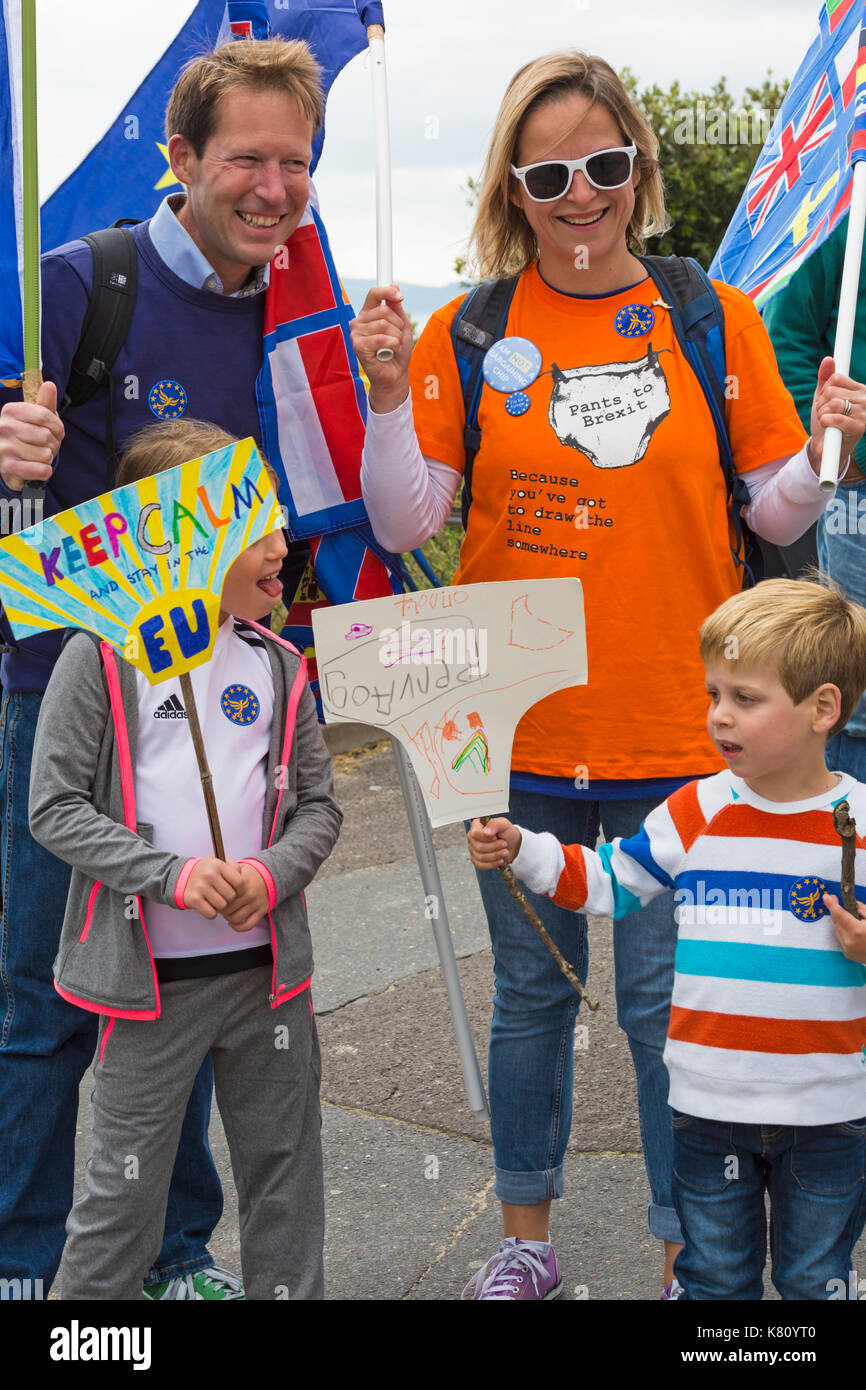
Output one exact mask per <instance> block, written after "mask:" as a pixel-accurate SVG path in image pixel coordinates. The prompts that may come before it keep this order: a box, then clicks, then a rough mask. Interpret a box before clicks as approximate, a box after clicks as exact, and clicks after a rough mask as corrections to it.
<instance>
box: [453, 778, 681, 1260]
mask: <svg viewBox="0 0 866 1390" xmlns="http://www.w3.org/2000/svg"><path fill="white" fill-rule="evenodd" d="M509 800H510V809H509V812H508V815H509V818H510V819H511V820H513V821H514V822H515V823H516V824H518V825H523V826H525V827H526V828H527V830H550V831H552V833H553V834H554V835H556V836H557V837H558V839H560V840H561V841H562V842H563V843H565V844H577V843H581V844H585V845H588V846H589V847H590V848H594V847H595V843H596V839H597V837H598V829H599V818H600V819H601V824H602V826H603V828H604V833H605V837H606V838H607V839H609V840H612V839H613V838H614V837H615V836H617V835H623V836H627V835H632V834H634V833H635V831H637V830H638V828H639V826H640V824H641V821H642V820H643V819H644V817H645V816H647V815H648V814H649V812H650V811H651V810H652V809H653V808H654V807H655V806H656V805H657V804H658V798H657V797H648V798H642V799H640V800H637V799H636V800H632V801H604V802H597V801H581V800H577V799H571V798H569V797H564V796H549V795H545V794H540V793H535V792H524V791H518V790H512V792H511V794H510V799H509ZM478 884H479V888H480V891H481V899H482V902H483V904H484V910H485V913H486V914H487V923H488V926H489V928H490V939H491V942H492V945H493V957H494V973H495V979H496V992H495V994H494V1000H493V1025H492V1028H491V1032H490V1050H489V1056H488V1086H489V1090H490V1110H491V1133H492V1137H493V1160H494V1165H495V1170H496V1195H497V1196H498V1197H499V1199H500V1201H502V1202H508V1203H510V1204H513V1205H515V1206H531V1205H534V1204H536V1203H538V1202H545V1201H547V1200H548V1199H549V1198H552V1197H561V1196H562V1190H563V1182H562V1163H563V1159H564V1157H565V1150H566V1146H567V1144H568V1139H569V1135H570V1133H571V1110H572V1091H573V1088H574V1020H575V1015H576V1014H577V1009H578V1004H579V1002H580V1001H579V999H578V997H577V995H576V994H575V992H574V990H573V989H572V987H571V985H570V984H569V983H568V981H567V980H566V979H565V977H564V975H563V974H562V973H561V971H560V970H559V968H558V966H557V964H556V962H555V960H554V959H553V957H552V956H551V955H550V953H549V952H548V950H547V948H546V947H545V945H544V943H543V942H542V941H541V939H540V938H539V936H538V934H537V933H536V932H535V931H533V929H532V927H531V926H530V924H529V922H528V921H527V920H526V918H525V916H524V915H523V912H522V911H521V909H520V908H519V906H518V905H517V903H516V902H515V901H514V899H513V898H512V897H511V895H510V893H509V892H508V889H507V888H506V886H505V883H504V881H503V879H502V875H501V874H498V873H494V872H491V871H490V870H486V871H483V872H480V873H478ZM527 898H528V899H529V901H530V902H531V903H532V906H533V907H534V908H535V911H536V912H537V913H538V916H539V917H540V918H541V921H542V923H543V924H544V926H545V927H546V928H547V930H548V932H549V933H550V935H551V936H552V937H553V940H554V941H555V942H556V944H557V946H558V947H559V949H560V950H561V951H562V954H563V955H564V956H565V958H566V960H567V961H568V962H569V963H570V964H571V965H572V966H573V967H574V969H575V971H576V973H577V974H578V976H579V977H580V978H581V980H585V978H586V971H587V966H588V949H587V935H586V918H585V917H584V916H583V915H582V914H579V913H575V912H568V911H566V910H565V909H564V908H561V907H557V906H556V905H555V904H554V903H553V902H551V900H550V898H547V897H544V896H539V895H538V894H535V893H531V892H528V891H527ZM673 906H674V905H673V896H672V894H670V893H667V892H666V893H663V894H662V895H661V896H660V897H659V898H656V899H655V901H654V902H652V903H650V904H649V906H647V907H645V908H643V909H642V910H641V911H640V912H637V913H633V914H632V915H631V916H630V917H628V918H626V920H625V921H623V922H620V923H617V924H616V925H615V926H614V935H613V946H614V964H615V968H616V999H617V1019H618V1022H619V1025H620V1027H621V1028H622V1029H623V1030H624V1031H625V1033H626V1035H627V1037H628V1043H629V1047H630V1048H631V1055H632V1061H633V1063H634V1069H635V1074H636V1078H637V1090H638V1114H639V1118H640V1131H641V1142H642V1144H643V1153H644V1162H645V1163H646V1169H647V1176H648V1178H649V1184H650V1190H651V1193H652V1202H651V1204H650V1207H649V1226H650V1230H651V1232H652V1234H653V1235H654V1236H656V1237H658V1239H660V1240H672V1241H679V1240H680V1239H681V1234H680V1226H679V1221H678V1219H677V1215H676V1212H675V1210H674V1205H673V1195H672V1191H671V1168H672V1152H673V1135H672V1130H671V1111H670V1108H669V1106H668V1103H667V1098H668V1076H667V1071H666V1069H665V1067H664V1064H663V1062H662V1052H663V1050H664V1045H665V1037H666V1034H667V1026H668V1019H669V1016H670V1005H671V994H672V992H673V980H674V952H675V948H676V924H675V922H674V916H673Z"/></svg>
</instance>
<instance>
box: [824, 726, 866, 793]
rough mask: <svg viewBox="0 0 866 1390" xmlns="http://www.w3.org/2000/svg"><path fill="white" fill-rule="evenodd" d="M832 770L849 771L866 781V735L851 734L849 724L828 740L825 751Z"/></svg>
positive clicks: (859, 779) (859, 780)
mask: <svg viewBox="0 0 866 1390" xmlns="http://www.w3.org/2000/svg"><path fill="white" fill-rule="evenodd" d="M825 756H826V759H827V766H828V767H829V769H830V771H831V772H847V773H848V774H849V775H850V776H851V777H856V779H857V781H858V782H866V735H864V734H860V735H857V734H849V732H848V726H847V724H846V726H845V728H844V729H843V730H842V732H841V733H839V734H834V735H833V737H832V738H828V740H827V748H826V753H825Z"/></svg>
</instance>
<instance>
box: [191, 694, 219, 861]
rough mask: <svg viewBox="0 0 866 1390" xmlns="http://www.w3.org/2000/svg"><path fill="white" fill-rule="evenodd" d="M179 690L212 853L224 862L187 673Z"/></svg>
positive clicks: (215, 805) (211, 784)
mask: <svg viewBox="0 0 866 1390" xmlns="http://www.w3.org/2000/svg"><path fill="white" fill-rule="evenodd" d="M180 688H181V690H182V692H183V704H184V709H185V710H186V716H187V722H188V723H189V731H190V733H191V734H192V741H193V744H194V746H195V756H196V759H197V761H198V770H199V774H200V776H201V785H202V790H203V792H204V804H205V806H206V807H207V819H208V825H209V826H210V837H211V839H212V840H213V852H214V854H215V855H216V857H217V859H222V860H223V861H225V857H226V852H225V847H224V846H223V835H222V830H221V829H220V822H219V815H218V813H217V804H216V797H215V796H214V790H213V777H212V776H211V770H210V768H209V767H208V761H207V753H206V752H205V747H204V739H203V738H202V734H201V725H200V724H199V722H198V710H197V709H196V703H195V695H194V694H193V690H192V681H191V680H190V676H189V672H188V671H185V672H184V674H183V675H182V676H181V678H180Z"/></svg>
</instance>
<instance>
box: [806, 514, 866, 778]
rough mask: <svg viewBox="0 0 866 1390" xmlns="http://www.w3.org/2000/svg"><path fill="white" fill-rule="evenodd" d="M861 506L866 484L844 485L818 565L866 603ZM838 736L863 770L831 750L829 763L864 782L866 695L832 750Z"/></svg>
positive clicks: (821, 538) (822, 535) (822, 531)
mask: <svg viewBox="0 0 866 1390" xmlns="http://www.w3.org/2000/svg"><path fill="white" fill-rule="evenodd" d="M861 506H862V510H863V512H864V513H866V487H860V488H849V487H840V488H839V489H838V491H837V493H836V496H835V497H834V498H833V499H832V501H831V502H830V504H829V506H828V508H827V511H826V512H825V513H824V515H823V516H822V517H821V519H820V520H819V522H818V526H817V529H816V541H817V548H818V565H819V567H820V568H821V570H822V571H823V572H824V574H829V575H830V577H831V579H835V581H836V583H837V584H838V585H839V586H840V588H841V589H842V591H843V593H844V594H845V597H846V598H850V599H853V600H854V602H855V603H860V604H863V605H866V534H863V532H861V530H860V527H861V525H864V526H866V521H864V519H863V516H861V515H860V510H861ZM838 739H845V740H846V744H845V751H846V752H847V754H848V755H849V757H851V758H853V759H854V760H855V761H856V763H857V766H859V768H860V771H857V768H856V767H853V766H851V767H849V766H847V765H846V764H845V763H844V762H840V761H838V760H837V761H836V762H833V761H831V753H830V751H828V755H827V766H828V767H829V768H831V769H832V770H834V771H836V772H850V773H851V776H852V777H856V778H857V780H858V781H863V780H864V779H863V776H862V773H863V771H864V770H866V695H864V696H862V697H861V699H860V701H859V703H858V704H857V706H856V707H855V709H854V711H853V713H852V715H851V718H850V719H849V720H848V723H847V724H846V725H845V728H844V730H843V732H842V733H841V734H837V735H836V737H835V738H833V739H830V742H829V743H828V745H827V746H828V750H829V749H830V744H835V743H836V742H837V740H838ZM849 745H853V747H852V746H849ZM842 753H843V750H842V748H841V747H837V749H836V757H837V759H838V758H839V757H841V756H842Z"/></svg>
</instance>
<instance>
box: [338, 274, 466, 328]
mask: <svg viewBox="0 0 866 1390" xmlns="http://www.w3.org/2000/svg"><path fill="white" fill-rule="evenodd" d="M343 284H344V285H345V287H346V293H347V295H348V296H349V299H350V300H351V302H352V305H353V307H354V309H355V310H356V311H357V310H358V309H359V308H360V307H361V305H362V304H363V302H364V299H365V298H366V295H367V291H368V290H369V288H370V282H369V281H367V280H344V281H343ZM400 288H401V289H402V291H403V303H404V306H405V309H406V313H407V314H409V315H410V316H411V317H412V318H413V319H415V321H416V322H417V324H418V328H419V329H421V328H423V327H424V325H425V323H426V322H427V320H428V319H429V317H430V315H431V314H432V313H434V312H435V310H436V309H440V308H441V307H442V305H443V304H447V303H448V302H449V301H450V300H452V299H456V297H457V295H458V294H462V293H464V292H465V289H466V286H465V285H461V284H460V282H459V281H455V282H454V283H453V284H451V285H411V284H408V283H407V282H405V281H404V282H403V283H401V285H400Z"/></svg>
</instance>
